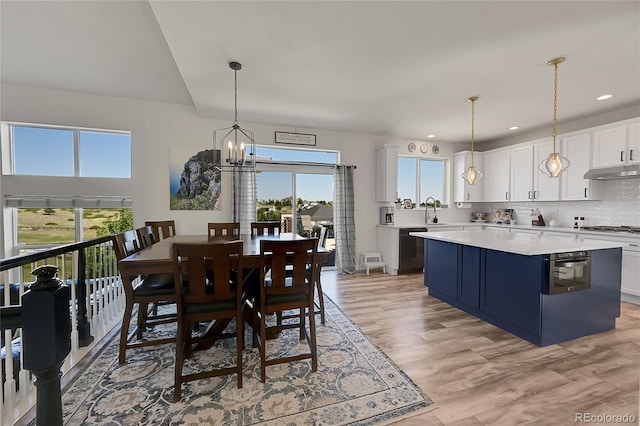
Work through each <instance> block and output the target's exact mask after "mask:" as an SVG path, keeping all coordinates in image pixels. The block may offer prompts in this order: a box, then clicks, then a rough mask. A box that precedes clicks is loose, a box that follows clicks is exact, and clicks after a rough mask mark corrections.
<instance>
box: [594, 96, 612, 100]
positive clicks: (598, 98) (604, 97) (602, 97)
mask: <svg viewBox="0 0 640 426" xmlns="http://www.w3.org/2000/svg"><path fill="white" fill-rule="evenodd" d="M611 98H613V95H602V96H598V97H597V98H596V100H597V101H605V100H607V99H611Z"/></svg>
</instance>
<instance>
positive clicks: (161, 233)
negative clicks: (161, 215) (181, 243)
mask: <svg viewBox="0 0 640 426" xmlns="http://www.w3.org/2000/svg"><path fill="white" fill-rule="evenodd" d="M144 224H145V225H146V226H151V228H152V229H153V236H154V238H155V239H156V242H158V241H160V240H164V239H165V238H169V237H173V236H174V235H176V223H175V221H173V220H155V221H153V220H148V221H146V222H145V223H144Z"/></svg>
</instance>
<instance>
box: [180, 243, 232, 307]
mask: <svg viewBox="0 0 640 426" xmlns="http://www.w3.org/2000/svg"><path fill="white" fill-rule="evenodd" d="M242 246H243V244H242V241H227V242H219V243H216V244H207V243H204V244H190V243H181V244H173V248H172V251H173V262H174V277H175V280H176V283H180V284H179V285H176V291H177V292H178V295H179V300H180V299H181V301H179V302H178V303H179V304H180V303H182V302H183V303H184V304H195V303H215V302H222V301H230V300H234V299H237V298H238V297H240V296H239V295H238V292H240V293H241V289H238V287H241V285H242V268H243V261H242V250H243V247H242ZM232 275H233V276H232ZM238 283H239V284H238ZM183 286H186V290H185V291H183Z"/></svg>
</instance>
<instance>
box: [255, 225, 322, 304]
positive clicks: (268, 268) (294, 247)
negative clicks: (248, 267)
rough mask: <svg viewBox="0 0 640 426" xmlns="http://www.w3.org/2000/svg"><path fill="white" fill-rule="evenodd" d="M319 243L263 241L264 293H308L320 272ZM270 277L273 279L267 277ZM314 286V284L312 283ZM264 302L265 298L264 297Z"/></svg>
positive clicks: (261, 251) (261, 271)
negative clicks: (315, 272) (314, 276)
mask: <svg viewBox="0 0 640 426" xmlns="http://www.w3.org/2000/svg"><path fill="white" fill-rule="evenodd" d="M317 244H318V240H317V239H316V238H311V239H306V240H293V241H287V240H262V241H261V242H260V278H261V283H262V284H263V285H262V286H261V287H262V288H261V290H263V291H264V292H265V294H287V293H298V292H301V291H308V290H309V287H313V286H312V285H311V286H309V284H310V281H311V280H313V279H314V278H313V273H312V274H309V272H308V271H309V270H311V271H313V270H314V269H317V266H316V263H317V261H316V253H317ZM267 274H269V275H270V278H269V279H268V278H267ZM311 284H312V283H311ZM263 300H264V298H263Z"/></svg>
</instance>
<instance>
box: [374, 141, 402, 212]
mask: <svg viewBox="0 0 640 426" xmlns="http://www.w3.org/2000/svg"><path fill="white" fill-rule="evenodd" d="M397 199H398V147H397V146H384V147H383V148H380V149H378V150H377V151H376V201H377V202H379V203H383V202H392V201H396V200H397Z"/></svg>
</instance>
